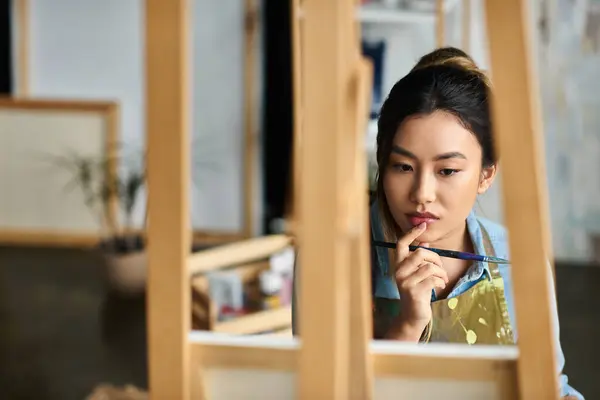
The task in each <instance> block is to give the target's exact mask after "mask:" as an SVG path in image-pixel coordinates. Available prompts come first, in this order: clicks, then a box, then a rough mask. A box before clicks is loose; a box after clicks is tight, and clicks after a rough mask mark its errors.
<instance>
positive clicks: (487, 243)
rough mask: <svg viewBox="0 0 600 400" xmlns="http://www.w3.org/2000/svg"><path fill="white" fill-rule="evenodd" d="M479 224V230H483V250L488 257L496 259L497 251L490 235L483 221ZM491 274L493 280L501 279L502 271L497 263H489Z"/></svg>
mask: <svg viewBox="0 0 600 400" xmlns="http://www.w3.org/2000/svg"><path fill="white" fill-rule="evenodd" d="M478 222H479V228H480V229H481V234H482V236H483V248H484V250H485V253H486V254H487V255H488V256H492V257H496V251H495V250H494V246H493V245H492V240H491V239H490V235H489V234H488V232H487V229H485V227H484V226H483V224H482V223H481V221H478ZM487 265H488V269H489V271H490V274H491V275H492V279H496V278H500V277H501V275H500V270H499V269H498V264H496V263H487Z"/></svg>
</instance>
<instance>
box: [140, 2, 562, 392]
mask: <svg viewBox="0 0 600 400" xmlns="http://www.w3.org/2000/svg"><path fill="white" fill-rule="evenodd" d="M189 2H190V0H171V1H169V2H164V1H161V0H146V12H147V14H146V15H147V20H148V24H147V44H148V54H147V67H148V81H147V88H148V96H149V99H148V104H149V107H148V111H147V112H148V132H149V150H150V152H149V164H150V165H149V166H150V168H151V171H152V173H151V174H150V175H151V177H152V179H151V182H150V185H151V186H152V188H155V190H151V192H150V193H152V196H153V197H152V201H151V202H150V205H151V208H150V214H151V219H152V224H151V225H150V230H149V235H150V247H149V257H150V282H149V306H148V307H149V354H150V357H149V363H150V388H151V397H152V398H153V399H163V398H177V399H182V400H187V399H189V398H191V396H193V397H194V398H206V396H207V394H208V393H212V389H214V388H211V387H210V382H206V381H203V377H206V376H208V374H210V373H211V368H220V369H221V370H223V368H225V369H228V368H229V369H242V370H243V369H246V370H247V369H248V368H250V369H261V370H271V371H282V372H286V371H287V372H290V371H292V372H293V371H296V372H297V373H298V378H299V379H298V381H297V384H296V385H295V389H293V388H292V390H293V391H292V392H290V391H289V389H290V388H289V386H288V387H284V388H283V389H282V388H281V385H279V386H278V389H282V390H286V391H285V394H286V395H287V396H288V398H289V397H293V393H294V391H296V393H297V394H298V397H300V398H303V399H304V398H306V399H312V398H332V399H346V398H349V397H350V396H351V394H352V390H353V389H354V388H356V387H358V388H359V390H360V394H359V396H360V397H359V398H363V399H367V400H368V399H371V398H372V397H373V392H374V391H376V392H377V393H378V394H379V395H380V394H381V393H382V392H381V383H380V382H381V381H378V379H379V380H380V379H381V378H383V377H385V376H401V377H403V378H438V379H442V378H443V379H452V380H456V381H461V382H465V380H471V379H481V380H483V381H485V382H492V383H494V384H495V385H496V390H497V391H498V396H499V398H502V399H507V400H508V399H515V398H522V399H533V398H544V399H552V398H557V394H558V376H557V370H556V368H555V361H554V354H555V353H554V348H553V346H554V345H553V342H552V337H553V331H552V330H553V327H552V325H551V321H550V318H551V317H550V305H549V304H548V299H549V298H550V296H549V290H550V285H551V279H550V277H551V274H550V269H549V268H548V264H547V260H548V257H549V256H550V247H549V241H548V240H547V239H548V236H549V235H548V231H547V223H546V221H545V218H546V215H547V213H546V208H545V202H546V198H545V187H544V184H545V180H544V179H543V174H542V173H543V169H542V164H543V163H542V161H543V160H542V155H541V152H542V149H543V147H542V146H541V144H540V123H539V115H538V110H537V107H538V105H537V101H536V100H535V97H534V95H533V94H532V93H535V92H533V91H532V90H531V87H532V86H533V79H532V77H531V71H532V70H531V66H530V61H529V57H530V51H529V48H528V46H529V42H528V40H529V37H528V32H527V30H526V24H527V21H528V18H527V15H526V8H525V1H523V0H486V7H487V12H486V15H487V18H488V21H487V22H488V27H489V32H490V34H489V38H490V46H491V55H492V56H491V61H492V70H493V72H494V81H495V84H496V92H495V95H494V99H493V116H494V123H495V128H496V129H495V132H496V136H497V142H498V148H499V151H500V153H501V154H502V159H503V162H504V163H505V165H504V166H503V169H504V172H503V179H504V182H503V184H504V188H505V192H506V193H507V195H506V196H505V202H504V204H505V209H506V210H505V211H506V212H505V214H506V216H507V221H508V228H509V230H510V231H511V235H510V247H511V254H512V255H511V257H512V260H513V263H514V268H513V270H512V272H513V279H514V295H515V302H516V310H517V322H518V324H519V350H517V348H515V347H499V346H495V347H493V348H488V347H484V346H473V347H468V346H466V345H433V344H432V345H428V346H414V345H410V344H401V343H393V344H392V343H390V342H379V343H369V341H368V339H369V338H368V337H367V335H366V334H365V331H366V329H364V327H365V325H368V323H369V313H366V315H365V312H364V311H362V309H363V307H364V310H367V309H368V308H369V305H368V299H369V297H370V296H369V292H368V290H369V288H368V287H367V285H366V284H365V283H366V282H365V279H364V278H363V276H364V273H365V272H366V271H368V265H365V260H364V254H362V253H360V252H362V251H364V248H365V247H366V245H367V237H366V234H367V232H368V231H367V229H366V224H365V222H366V221H365V220H364V217H365V213H364V212H362V211H357V210H360V209H361V207H357V204H360V203H361V202H362V200H363V199H361V198H360V195H357V194H356V193H358V192H359V191H358V190H356V187H358V186H361V187H362V185H364V182H360V181H359V180H358V176H359V175H360V173H359V172H356V171H355V170H354V169H353V168H347V166H348V165H353V163H357V164H358V162H359V161H360V156H358V155H357V154H358V153H359V152H357V146H355V140H356V138H355V137H353V136H354V135H357V132H359V130H360V129H359V126H360V125H361V124H362V123H363V122H362V121H361V118H360V115H359V114H358V112H359V111H360V110H361V109H363V108H364V107H365V105H364V104H367V103H366V100H365V99H364V98H362V99H361V98H360V96H362V95H361V93H363V94H364V92H363V90H361V89H360V88H361V87H362V84H364V81H365V80H368V74H369V72H368V71H369V68H368V66H366V65H365V64H364V62H362V61H361V58H360V56H359V53H358V49H357V42H356V40H355V39H356V34H357V31H356V29H357V27H356V24H355V23H354V13H353V10H354V4H353V2H351V1H348V0H332V1H330V2H323V1H321V0H303V1H302V2H301V3H300V2H299V3H296V4H298V5H299V6H300V7H301V10H302V11H301V14H302V15H303V17H304V19H303V26H302V28H301V29H298V31H297V32H298V35H299V36H300V43H302V55H301V57H300V62H299V63H296V64H295V65H296V67H299V68H300V69H301V71H302V79H301V80H300V81H301V82H300V86H301V91H300V94H301V99H302V101H303V104H302V106H303V107H302V111H301V113H302V120H301V121H302V125H301V130H302V146H301V151H300V157H301V158H300V165H301V168H302V171H301V172H302V173H301V174H299V178H300V184H301V186H302V189H303V190H302V191H301V192H300V193H296V196H297V200H298V201H297V203H296V204H297V205H298V207H299V212H300V215H301V216H302V224H301V228H300V229H299V231H298V235H297V239H298V244H299V246H300V247H301V249H302V263H303V267H302V270H301V276H300V279H301V283H302V287H301V288H300V290H301V291H302V290H306V289H307V288H309V289H310V294H311V295H310V296H300V305H301V309H300V326H301V327H302V341H301V347H300V343H299V341H296V340H295V339H287V340H283V341H282V340H280V339H279V340H276V339H275V338H272V337H270V338H269V339H268V341H267V340H261V338H259V337H245V338H244V337H237V338H236V337H223V336H219V335H217V336H214V335H212V334H207V333H192V334H189V318H188V316H189V314H190V301H189V295H188V293H189V292H188V287H189V286H188V285H189V275H188V273H189V270H188V265H189V263H190V258H189V257H188V251H189V243H188V240H189V235H186V232H187V231H188V228H189V226H188V224H189V221H188V218H186V216H187V210H188V207H189V204H188V202H189V196H188V195H187V194H188V191H189V183H188V181H189V179H187V178H188V174H189V170H188V169H189V167H188V163H187V157H188V156H187V154H188V152H187V151H185V146H186V143H187V137H188V135H189V126H188V125H187V124H188V121H189V118H188V117H189V110H188V107H189V106H188V103H187V101H188V98H189V97H188V93H187V88H188V87H189V85H188V82H187V79H188V71H187V68H186V66H187V65H189V63H188V62H187V61H188V60H187V58H188V54H187V52H188V43H187V41H188V38H187V34H186V33H187V32H188V31H189V22H188V21H187V15H189V13H188V12H187V10H188V7H189ZM299 10H300V9H296V11H299ZM514 21H518V23H517V24H516V25H515V24H514ZM509 22H513V24H510V23H509ZM296 39H298V38H296ZM296 43H297V41H296ZM365 97H366V96H365ZM307 99H310V101H307ZM361 102H365V103H364V104H362V103H361ZM361 104H362V105H361ZM365 109H366V108H365ZM360 112H362V111H360ZM166 128H169V130H170V131H171V132H173V135H172V136H170V137H169V138H168V140H167V138H165V137H164V136H163V135H160V132H162V131H164V129H166ZM323 132H326V133H327V134H323ZM349 132H350V133H349ZM349 136H350V140H347V139H348V137H349ZM344 139H346V140H344ZM309 157H310V162H308V161H309ZM359 168H362V169H364V165H360V167H359ZM160 187H169V188H170V189H171V190H168V191H167V190H162V191H161V190H157V189H156V188H160ZM365 205H366V203H365ZM523 210H525V211H526V212H525V213H523V212H522V211H523ZM517 227H518V229H517ZM357 245H358V247H359V250H358V251H359V253H358V254H362V255H361V256H360V257H357V256H356V255H355V254H357V253H354V252H353V247H352V246H357ZM350 254H352V257H351V256H350ZM232 257H233V255H232ZM351 277H352V278H351ZM355 277H356V278H355ZM544 277H547V279H544ZM366 280H367V281H368V279H366ZM350 291H352V296H350ZM354 297H356V298H357V299H358V300H357V302H356V303H354V300H353V298H354ZM351 304H352V308H354V307H355V305H358V306H359V308H361V310H359V311H358V312H357V314H358V319H359V320H360V321H359V322H358V323H356V322H351V321H350V319H351V318H350V315H351V312H352V313H354V312H355V310H351V308H350V305H351ZM534 314H535V316H536V317H535V318H531V316H532V315H534ZM353 319H356V318H353ZM351 324H357V325H351ZM351 326H352V327H353V329H352V333H351V329H350V327H351ZM356 326H358V329H355V327H356ZM371 363H372V366H371ZM197 373H199V374H200V375H192V374H197ZM371 374H374V376H375V378H376V379H372V378H371ZM286 376H287V375H286ZM263 377H264V375H263ZM517 377H518V385H517ZM282 378H283V375H281V374H280V375H276V376H274V377H273V376H272V378H271V380H269V381H268V382H269V383H270V384H271V388H272V389H273V390H275V387H276V386H277V383H278V379H282ZM211 379H212V378H211ZM353 380H358V381H359V382H358V383H356V382H352V381H353ZM284 381H285V382H293V381H288V380H287V378H285V379H284ZM373 381H374V382H373ZM378 382H379V383H378ZM192 383H193V385H192ZM236 384H237V382H236ZM398 384H399V383H398ZM405 384H406V381H404V385H405ZM223 386H227V385H221V388H223ZM229 386H235V385H229ZM396 387H397V388H399V386H396ZM402 387H404V386H402ZM421 388H423V387H421ZM225 389H227V388H225ZM221 393H223V392H221ZM246 393H247V392H246ZM281 393H283V392H281ZM388 393H389V392H388ZM413 393H414V392H413ZM409 398H414V397H409ZM478 398H481V397H478Z"/></svg>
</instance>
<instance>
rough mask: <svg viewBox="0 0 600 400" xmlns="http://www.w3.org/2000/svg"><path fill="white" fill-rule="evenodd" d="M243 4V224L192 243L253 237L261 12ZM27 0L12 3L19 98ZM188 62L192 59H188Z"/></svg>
mask: <svg viewBox="0 0 600 400" xmlns="http://www.w3.org/2000/svg"><path fill="white" fill-rule="evenodd" d="M239 1H243V2H244V134H243V141H244V144H245V147H244V153H243V156H242V158H243V166H244V176H243V178H242V193H243V204H242V210H243V223H242V227H241V229H240V230H239V231H234V232H228V231H215V230H204V229H198V230H196V229H195V230H194V231H193V240H194V241H195V242H199V243H205V244H219V243H226V242H233V241H236V240H241V239H244V238H249V237H252V236H253V235H254V225H255V218H254V212H255V208H256V207H255V205H256V201H255V197H256V185H257V182H256V176H255V172H256V161H257V154H258V146H259V144H260V141H259V132H258V131H257V130H260V127H257V124H256V111H257V105H256V94H257V90H256V82H255V81H256V79H255V78H256V77H255V73H256V71H257V69H256V66H257V58H258V55H257V51H256V46H257V43H258V40H259V31H260V12H259V11H260V10H259V2H258V1H259V0H239ZM30 8H31V4H30V0H15V1H14V5H13V10H12V11H13V12H14V14H15V16H16V19H17V29H18V31H17V37H18V45H17V49H16V54H17V60H18V62H17V71H18V82H17V93H18V95H19V96H20V97H24V96H28V95H29V94H30V88H29V74H30V55H29V51H30V49H29V40H30V32H29V30H30V24H29V15H30ZM190 62H191V60H190ZM45 236H46V235H42V236H40V238H39V239H37V238H33V237H31V238H30V239H28V238H20V237H17V236H13V238H14V239H15V243H30V244H54V243H55V242H54V241H50V242H48V243H47V241H46V240H45V239H44V237H45ZM56 243H57V244H59V243H64V244H65V245H71V244H73V245H78V246H79V245H85V246H89V245H95V244H96V243H97V241H96V239H95V238H80V237H77V236H74V237H73V238H70V239H68V240H63V241H61V242H56Z"/></svg>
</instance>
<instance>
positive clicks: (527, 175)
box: [485, 0, 558, 399]
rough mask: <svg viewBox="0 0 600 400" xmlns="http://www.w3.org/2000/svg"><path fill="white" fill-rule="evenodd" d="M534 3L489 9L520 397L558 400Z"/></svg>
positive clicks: (503, 0) (507, 1) (502, 0)
mask: <svg viewBox="0 0 600 400" xmlns="http://www.w3.org/2000/svg"><path fill="white" fill-rule="evenodd" d="M526 3H527V2H526V1H523V0H486V10H485V14H486V18H487V26H488V29H489V33H488V36H489V44H490V59H491V69H492V74H493V78H494V82H493V83H494V95H495V96H494V99H493V100H494V101H493V117H494V118H493V119H494V132H495V134H496V141H497V144H498V149H499V152H500V156H501V160H502V178H503V181H502V185H503V188H504V192H505V193H506V195H505V196H504V209H505V216H506V221H507V226H508V230H509V239H510V249H511V260H512V275H513V290H514V296H515V307H516V314H517V315H516V317H517V326H518V329H519V338H518V341H519V351H520V355H519V362H518V377H519V394H520V398H522V399H552V398H557V396H558V371H557V368H556V360H555V356H554V355H555V349H554V340H553V337H554V333H555V332H554V326H553V324H552V318H551V305H550V304H549V302H548V299H550V298H552V297H551V296H550V290H551V288H550V287H551V279H550V276H551V274H550V271H549V270H548V268H549V265H548V261H549V260H548V256H549V255H550V254H549V248H548V243H549V240H548V223H547V195H546V193H547V190H546V186H545V182H546V180H545V175H544V171H545V168H544V153H543V149H544V145H543V141H542V132H541V122H540V120H539V118H540V117H539V116H540V114H539V110H538V101H537V99H536V97H535V96H538V93H537V91H534V90H533V88H534V87H535V84H534V77H533V76H532V75H533V72H534V69H533V68H532V64H531V44H530V29H529V18H528V16H527V4H526ZM540 230H541V232H540ZM533 315H535V318H532V317H531V316H533Z"/></svg>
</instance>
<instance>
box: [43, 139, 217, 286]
mask: <svg viewBox="0 0 600 400" xmlns="http://www.w3.org/2000/svg"><path fill="white" fill-rule="evenodd" d="M193 147H194V148H196V149H197V148H198V147H197V146H193ZM206 150H209V149H206ZM108 153H109V155H107V156H105V157H102V158H100V159H98V158H96V157H90V156H81V155H78V154H75V153H74V152H69V153H68V154H67V155H64V156H52V161H53V163H54V164H55V165H58V166H60V167H62V168H66V169H68V170H70V171H71V173H72V180H71V181H70V182H69V184H68V186H67V187H66V189H68V190H73V189H74V188H78V189H79V190H81V191H82V193H83V195H84V201H85V205H86V207H87V208H88V209H89V210H90V212H91V213H92V214H93V215H94V216H95V218H96V219H97V220H98V221H99V225H100V227H101V237H102V239H101V241H100V243H99V246H98V247H99V249H100V251H101V252H102V253H103V256H104V257H105V259H106V277H107V283H108V285H109V289H110V290H114V291H116V292H118V293H121V294H125V295H135V294H139V293H143V292H144V290H145V286H146V265H147V256H146V251H145V225H146V222H147V207H146V204H141V203H140V199H143V196H142V192H143V190H144V188H145V185H146V176H147V173H146V168H145V157H144V156H143V155H141V156H140V154H139V153H138V154H132V155H126V156H119V153H121V152H119V151H109V152H108ZM213 154H214V153H213ZM197 160H198V159H197ZM199 160H200V161H195V162H194V166H197V165H199V166H201V167H210V166H212V165H213V163H212V162H211V160H210V158H209V157H201V158H199ZM110 165H117V166H118V172H117V173H112V174H111V173H108V171H109V166H110ZM194 182H195V180H194ZM139 207H142V208H141V210H140V211H141V212H142V213H143V215H144V216H145V217H144V222H143V224H142V227H141V229H139V228H137V229H136V228H135V227H134V221H133V220H134V213H135V211H137V208H139ZM120 220H122V221H123V224H122V225H121V224H119V221H120Z"/></svg>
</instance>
